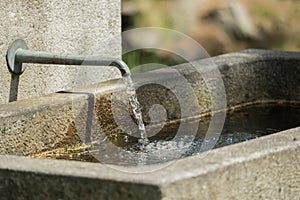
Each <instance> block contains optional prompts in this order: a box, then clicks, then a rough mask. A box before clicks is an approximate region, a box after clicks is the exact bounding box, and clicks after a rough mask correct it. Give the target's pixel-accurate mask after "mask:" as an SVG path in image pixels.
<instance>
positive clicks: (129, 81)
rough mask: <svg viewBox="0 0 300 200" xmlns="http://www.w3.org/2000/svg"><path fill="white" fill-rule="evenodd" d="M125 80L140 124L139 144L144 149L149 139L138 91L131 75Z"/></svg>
mask: <svg viewBox="0 0 300 200" xmlns="http://www.w3.org/2000/svg"><path fill="white" fill-rule="evenodd" d="M123 80H124V82H125V84H126V86H127V89H126V92H127V94H128V95H129V102H130V105H131V107H132V111H133V115H134V118H135V119H136V121H137V124H138V128H139V132H140V136H141V137H140V139H139V143H140V144H142V148H144V147H145V145H147V144H148V142H149V141H148V138H147V133H146V129H145V125H144V122H143V118H142V112H141V107H140V103H139V101H138V99H137V96H136V91H135V88H134V84H133V82H132V79H131V76H130V75H127V76H123Z"/></svg>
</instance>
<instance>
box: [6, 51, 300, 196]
mask: <svg viewBox="0 0 300 200" xmlns="http://www.w3.org/2000/svg"><path fill="white" fill-rule="evenodd" d="M299 61H300V56H299V53H288V52H274V51H259V50H248V51H244V52H240V53H233V54H228V55H223V56H218V57H215V58H213V62H214V63H215V64H216V66H217V67H218V69H219V70H220V72H221V74H222V78H223V81H224V87H225V90H226V99H227V106H237V105H239V104H241V103H247V102H253V101H272V100H275V101H297V102H299V100H300V92H299V91H300V86H299V85H300V84H299V83H300V77H299V76H298V74H299V73H298V72H299V70H300V65H299V63H300V62H299ZM197 62H199V64H200V65H199V66H200V67H201V66H202V67H203V68H205V67H208V68H209V65H208V64H207V61H205V60H202V61H201V60H200V61H197ZM175 68H177V69H178V70H179V71H180V73H181V75H183V76H184V77H185V78H186V79H187V80H189V81H190V83H191V85H192V86H193V88H194V90H195V91H197V90H199V93H197V94H198V95H197V99H198V101H199V105H200V107H201V111H202V112H206V111H208V110H209V108H210V102H209V98H208V97H209V95H208V94H207V90H206V89H205V82H204V81H203V77H202V76H201V75H199V73H197V71H195V69H190V68H186V67H184V65H180V66H175ZM151 73H152V74H151ZM151 73H150V74H147V76H146V77H148V79H147V78H146V77H145V76H144V75H138V76H136V77H134V80H135V81H137V85H141V87H140V88H139V89H138V98H139V101H140V103H141V105H142V107H143V108H144V109H146V110H147V109H148V110H149V107H150V106H151V105H153V104H155V103H157V102H158V101H159V102H160V103H161V104H163V105H164V106H165V109H166V111H167V113H168V115H167V116H168V117H170V119H173V118H172V117H174V116H175V118H178V117H181V116H180V114H181V113H178V111H179V110H180V109H179V108H178V107H177V106H178V104H176V101H175V100H176V98H175V97H174V96H171V95H170V93H169V90H168V89H167V88H163V87H160V86H158V85H157V84H153V83H158V81H159V80H160V79H163V80H164V81H162V82H170V83H174V82H173V81H175V80H176V77H174V76H173V75H171V76H168V74H167V73H161V71H158V72H157V71H156V72H151ZM201 77H202V78H201ZM155 78H156V79H157V80H154V79H155ZM149 80H151V82H152V83H149V82H148V81H149ZM177 80H178V79H177ZM175 82H176V81H175ZM177 87H178V88H179V89H182V84H181V83H176V84H175V85H174V88H177ZM174 88H173V89H174ZM155 89H156V90H157V92H156V93H155V92H153V91H154V90H155ZM215 89H216V90H217V91H218V86H217V85H216V87H215ZM183 94H184V92H183ZM183 94H182V95H183ZM217 94H219V93H218V92H217ZM115 95H116V96H115ZM220 95H223V94H220ZM125 97H126V92H125V87H124V84H123V83H122V81H118V80H113V81H108V82H103V83H99V84H94V85H89V86H85V87H81V88H77V89H74V90H72V91H65V92H64V93H56V94H51V95H46V96H42V97H35V98H31V99H26V100H21V101H18V102H13V103H10V104H5V105H0V127H1V128H0V141H1V142H0V153H1V154H14V155H28V154H31V153H34V152H36V151H41V150H44V149H51V148H53V147H57V146H59V145H65V146H66V145H72V144H76V143H78V142H81V141H86V140H98V141H99V138H100V137H103V136H104V135H105V134H104V133H106V134H112V133H119V132H118V131H119V130H118V128H119V127H118V124H117V123H116V121H115V120H116V118H115V117H116V116H119V117H121V118H122V117H128V113H127V114H126V113H125V112H127V110H128V109H126V107H128V104H127V105H126V103H124V101H123V100H124V98H125ZM152 97H153V98H152ZM114 98H115V100H114V101H113V99H114ZM174 101H175V104H174ZM112 102H114V103H116V104H114V106H115V107H116V108H117V109H116V110H115V113H113V111H112V109H113V107H114V106H113V104H112ZM94 108H95V109H94ZM187 109H191V110H193V107H191V108H189V107H188V108H187ZM197 112H199V111H197ZM129 116H130V115H129ZM146 119H147V117H146ZM98 120H100V122H99V121H98ZM299 133H300V128H299V127H297V128H294V129H289V130H286V131H282V132H279V133H276V134H272V135H269V136H264V137H261V138H257V139H255V140H250V141H247V142H242V143H238V144H234V145H229V146H225V147H222V148H218V149H215V150H211V151H208V152H205V153H201V154H199V155H197V156H191V157H187V158H184V159H179V160H176V161H173V162H170V163H167V164H166V165H164V164H158V165H148V166H139V167H130V169H129V168H128V169H126V170H125V171H127V170H129V171H131V172H140V171H151V173H142V174H137V173H136V174H134V173H124V172H122V171H119V170H118V168H117V167H116V166H110V165H101V164H96V163H83V162H73V161H57V160H54V161H53V160H42V159H40V160H37V159H30V158H24V157H16V156H8V155H2V156H0V194H1V195H2V197H3V198H4V199H5V198H14V197H24V198H30V199H35V198H36V199H40V198H71V199H76V198H77V199H82V198H84V199H147V198H149V199H217V200H218V199H299V197H300V187H299V186H300V173H299V172H300V165H299V162H300V156H299V155H300V142H299V141H300V136H299ZM80 139H81V140H80ZM153 169H160V170H157V171H155V170H154V171H153ZM14 195H15V196H14Z"/></svg>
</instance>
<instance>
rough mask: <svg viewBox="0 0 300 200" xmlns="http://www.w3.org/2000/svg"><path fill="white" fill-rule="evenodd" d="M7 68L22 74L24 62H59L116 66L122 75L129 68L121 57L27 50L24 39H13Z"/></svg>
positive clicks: (127, 73)
mask: <svg viewBox="0 0 300 200" xmlns="http://www.w3.org/2000/svg"><path fill="white" fill-rule="evenodd" d="M6 61H7V66H8V69H9V71H10V72H11V73H13V74H22V73H23V72H24V70H25V68H26V63H39V64H59V65H93V66H98V65H99V66H114V67H117V68H118V69H119V70H120V71H121V73H122V76H127V75H130V70H129V68H128V66H127V64H126V63H125V62H123V61H122V60H121V59H114V58H104V57H100V56H84V55H70V54H54V53H49V52H44V51H32V50H28V47H27V45H26V43H25V41H24V40H22V39H17V40H15V41H14V42H13V43H12V44H11V45H10V46H9V48H8V50H7V54H6Z"/></svg>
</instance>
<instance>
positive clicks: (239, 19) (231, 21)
mask: <svg viewBox="0 0 300 200" xmlns="http://www.w3.org/2000/svg"><path fill="white" fill-rule="evenodd" d="M203 19H205V20H209V21H211V22H213V23H215V24H217V25H218V26H219V27H221V28H222V29H223V30H224V31H225V32H226V33H227V35H228V36H229V37H230V38H231V39H232V40H239V41H241V40H245V39H246V40H258V39H260V35H259V31H258V30H257V28H256V27H255V26H254V25H253V23H252V20H251V17H250V16H249V14H248V12H247V10H246V9H245V8H244V7H243V5H242V4H240V3H238V2H231V3H229V5H227V6H226V7H224V8H219V9H216V10H213V11H211V12H210V13H208V15H206V16H204V17H203Z"/></svg>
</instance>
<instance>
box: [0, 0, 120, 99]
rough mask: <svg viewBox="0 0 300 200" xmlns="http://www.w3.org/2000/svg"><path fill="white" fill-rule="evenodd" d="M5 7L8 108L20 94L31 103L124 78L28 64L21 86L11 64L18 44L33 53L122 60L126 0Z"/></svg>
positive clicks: (1, 46)
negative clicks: (18, 41) (123, 3)
mask: <svg viewBox="0 0 300 200" xmlns="http://www.w3.org/2000/svg"><path fill="white" fill-rule="evenodd" d="M0 7H1V12H0V18H1V22H0V56H1V57H0V88H1V89H0V104H5V103H8V102H9V96H10V95H13V94H14V93H16V92H17V91H18V92H17V93H18V99H26V98H29V97H34V96H40V95H43V94H49V93H52V92H56V91H59V90H63V89H69V88H73V87H75V86H78V85H83V84H90V83H95V82H99V81H105V80H108V79H113V78H116V77H120V73H119V72H118V70H117V69H114V68H111V67H104V66H102V67H101V66H97V68H96V67H89V68H86V67H78V66H77V67H75V66H61V65H60V66H54V65H34V64H28V65H27V69H26V70H25V72H24V73H23V74H22V75H21V76H20V77H19V83H17V81H16V80H15V81H12V77H11V74H10V73H9V71H8V69H7V65H6V60H5V56H6V51H7V49H8V47H9V45H10V44H11V43H12V42H13V41H14V40H15V39H17V38H22V39H24V40H25V41H26V43H27V45H28V47H29V49H31V50H39V51H48V52H54V53H69V54H84V55H86V54H93V55H103V56H110V57H113V58H119V57H120V56H121V38H120V31H121V17H120V13H121V11H120V0H113V1H110V0H83V1H76V0H71V1H59V0H45V1H44V0H36V1H27V0H16V1H9V0H2V1H1V2H0ZM17 85H18V90H17ZM13 96H14V95H13ZM13 99H14V98H13Z"/></svg>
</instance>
